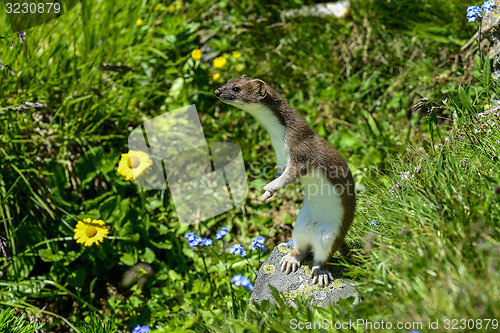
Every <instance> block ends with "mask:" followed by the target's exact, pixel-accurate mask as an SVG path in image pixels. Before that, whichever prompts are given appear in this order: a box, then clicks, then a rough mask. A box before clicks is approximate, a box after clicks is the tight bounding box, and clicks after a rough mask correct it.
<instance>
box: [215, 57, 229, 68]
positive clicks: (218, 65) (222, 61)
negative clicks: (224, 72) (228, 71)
mask: <svg viewBox="0 0 500 333" xmlns="http://www.w3.org/2000/svg"><path fill="white" fill-rule="evenodd" d="M226 62H227V60H226V58H224V57H217V58H215V59H214V67H215V68H222V67H224V65H225V64H226Z"/></svg>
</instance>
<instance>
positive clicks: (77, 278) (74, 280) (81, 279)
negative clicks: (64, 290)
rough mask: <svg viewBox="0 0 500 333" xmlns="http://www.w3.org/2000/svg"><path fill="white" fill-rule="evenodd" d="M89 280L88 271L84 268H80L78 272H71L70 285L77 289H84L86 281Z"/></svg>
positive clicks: (69, 276)
mask: <svg viewBox="0 0 500 333" xmlns="http://www.w3.org/2000/svg"><path fill="white" fill-rule="evenodd" d="M86 278H87V271H86V270H85V269H83V268H78V269H77V270H76V271H74V272H71V273H70V274H69V275H68V279H67V281H68V283H69V285H70V286H72V287H75V288H81V287H83V284H84V283H85V279H86Z"/></svg>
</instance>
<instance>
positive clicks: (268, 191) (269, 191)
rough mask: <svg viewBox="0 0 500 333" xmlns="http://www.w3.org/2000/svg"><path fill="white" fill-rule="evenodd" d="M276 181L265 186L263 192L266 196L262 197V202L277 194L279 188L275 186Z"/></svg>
mask: <svg viewBox="0 0 500 333" xmlns="http://www.w3.org/2000/svg"><path fill="white" fill-rule="evenodd" d="M274 182H275V180H273V181H272V182H270V183H269V184H267V185H266V186H264V188H263V190H264V191H265V192H264V194H263V195H262V200H266V199H269V198H270V197H272V196H273V195H274V193H276V192H277V191H278V190H279V188H277V187H276V186H275V184H274Z"/></svg>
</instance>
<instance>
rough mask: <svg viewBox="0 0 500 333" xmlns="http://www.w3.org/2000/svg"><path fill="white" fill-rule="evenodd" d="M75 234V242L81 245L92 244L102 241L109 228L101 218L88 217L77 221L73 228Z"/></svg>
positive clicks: (106, 235)
mask: <svg viewBox="0 0 500 333" xmlns="http://www.w3.org/2000/svg"><path fill="white" fill-rule="evenodd" d="M73 231H74V232H75V236H74V237H73V238H74V239H76V242H77V243H80V244H83V246H92V244H94V243H95V244H99V242H101V243H102V241H103V240H104V238H106V237H108V233H109V230H108V228H106V224H105V223H104V221H103V220H90V219H89V218H88V217H86V218H84V219H83V222H82V221H78V223H77V225H76V227H75V230H73Z"/></svg>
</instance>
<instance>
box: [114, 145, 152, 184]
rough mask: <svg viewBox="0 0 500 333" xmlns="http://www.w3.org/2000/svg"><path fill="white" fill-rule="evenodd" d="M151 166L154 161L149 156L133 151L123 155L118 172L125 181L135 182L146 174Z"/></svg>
mask: <svg viewBox="0 0 500 333" xmlns="http://www.w3.org/2000/svg"><path fill="white" fill-rule="evenodd" d="M151 165H153V161H152V160H151V159H150V158H149V155H148V154H146V153H144V152H142V151H136V150H131V151H129V152H128V153H126V154H122V158H121V160H120V163H119V164H118V169H117V170H116V171H117V172H118V173H119V174H120V175H122V176H124V177H125V180H134V179H137V178H139V177H141V176H143V175H144V174H146V173H147V172H148V171H149V168H150V167H151Z"/></svg>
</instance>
